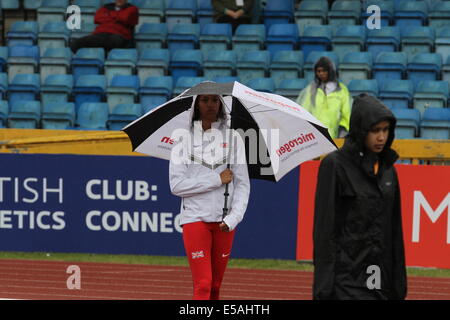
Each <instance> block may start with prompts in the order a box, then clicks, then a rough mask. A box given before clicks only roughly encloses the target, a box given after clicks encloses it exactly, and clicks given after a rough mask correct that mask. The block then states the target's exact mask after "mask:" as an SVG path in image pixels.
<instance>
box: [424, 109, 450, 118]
mask: <svg viewBox="0 0 450 320" xmlns="http://www.w3.org/2000/svg"><path fill="white" fill-rule="evenodd" d="M422 120H432V121H450V109H449V108H432V107H430V108H427V109H425V112H424V114H423V117H422Z"/></svg>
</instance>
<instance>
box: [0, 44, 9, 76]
mask: <svg viewBox="0 0 450 320" xmlns="http://www.w3.org/2000/svg"><path fill="white" fill-rule="evenodd" d="M8 54H9V53H8V47H0V72H6V64H7V62H8Z"/></svg>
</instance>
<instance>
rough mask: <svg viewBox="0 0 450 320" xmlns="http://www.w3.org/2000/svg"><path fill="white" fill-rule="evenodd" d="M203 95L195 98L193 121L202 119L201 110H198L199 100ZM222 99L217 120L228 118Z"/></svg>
mask: <svg viewBox="0 0 450 320" xmlns="http://www.w3.org/2000/svg"><path fill="white" fill-rule="evenodd" d="M201 96H202V95H200V94H199V95H198V96H197V98H196V99H195V103H194V114H193V116H192V122H194V121H196V120H200V111H199V110H198V100H199V98H200V97H201ZM219 100H220V108H219V113H218V114H217V120H219V119H221V120H224V119H226V115H225V110H224V109H223V103H222V99H219Z"/></svg>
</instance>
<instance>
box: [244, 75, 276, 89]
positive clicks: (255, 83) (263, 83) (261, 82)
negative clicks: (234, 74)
mask: <svg viewBox="0 0 450 320" xmlns="http://www.w3.org/2000/svg"><path fill="white" fill-rule="evenodd" d="M245 85H246V86H247V87H250V88H252V89H253V90H256V91H261V92H268V93H273V92H274V91H275V81H273V79H271V78H253V79H250V80H248V81H247V83H246V84H245Z"/></svg>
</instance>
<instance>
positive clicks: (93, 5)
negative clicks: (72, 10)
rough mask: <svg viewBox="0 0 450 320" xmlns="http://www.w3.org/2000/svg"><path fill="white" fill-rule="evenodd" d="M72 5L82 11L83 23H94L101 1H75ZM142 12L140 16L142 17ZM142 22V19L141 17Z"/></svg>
mask: <svg viewBox="0 0 450 320" xmlns="http://www.w3.org/2000/svg"><path fill="white" fill-rule="evenodd" d="M72 4H74V5H76V6H79V7H80V9H81V12H82V14H81V17H80V18H81V23H94V16H95V12H96V11H97V10H98V8H100V7H101V0H74V1H72ZM140 11H141V10H139V14H140V15H141V12H140ZM139 20H141V17H139Z"/></svg>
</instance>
